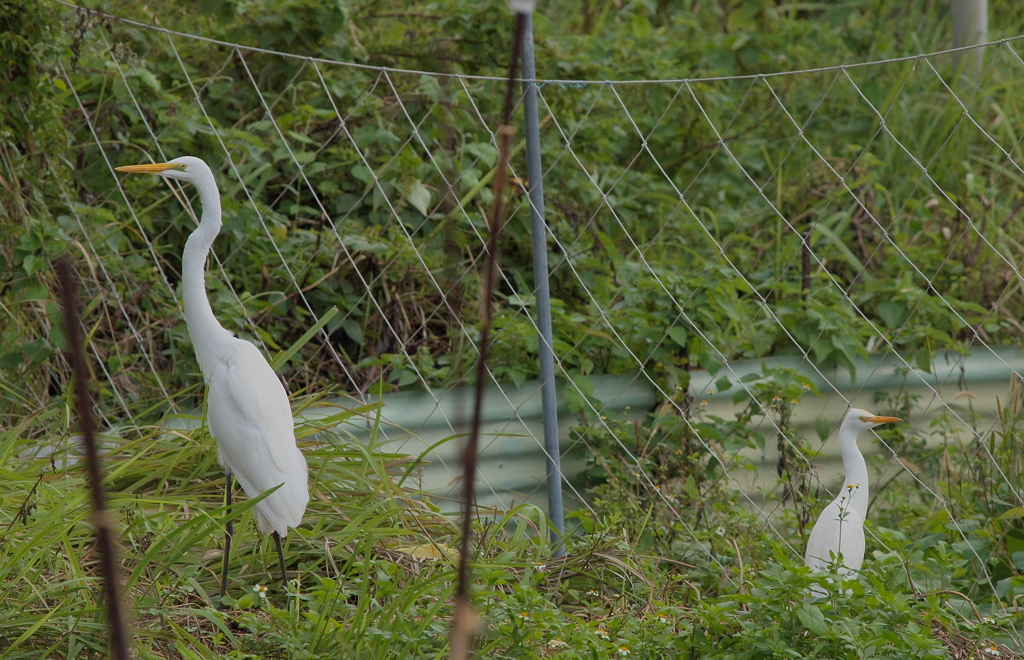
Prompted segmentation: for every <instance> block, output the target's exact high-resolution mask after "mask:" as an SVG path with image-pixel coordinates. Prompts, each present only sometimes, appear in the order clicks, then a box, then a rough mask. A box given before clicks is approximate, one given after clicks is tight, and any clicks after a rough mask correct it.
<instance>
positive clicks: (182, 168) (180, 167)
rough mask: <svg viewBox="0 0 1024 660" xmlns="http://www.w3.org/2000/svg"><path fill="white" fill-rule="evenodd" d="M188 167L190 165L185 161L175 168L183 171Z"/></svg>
mask: <svg viewBox="0 0 1024 660" xmlns="http://www.w3.org/2000/svg"><path fill="white" fill-rule="evenodd" d="M187 168H188V165H186V164H185V163H178V164H177V165H175V166H174V169H176V170H181V171H182V172H184V171H185V170H186V169H187Z"/></svg>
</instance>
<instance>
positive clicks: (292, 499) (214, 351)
mask: <svg viewBox="0 0 1024 660" xmlns="http://www.w3.org/2000/svg"><path fill="white" fill-rule="evenodd" d="M117 170H118V171H119V172H137V173H145V174H156V175H158V176H162V177H164V178H167V179H177V180H178V181H187V182H189V183H192V184H193V185H195V187H196V189H197V190H198V191H199V199H200V201H201V202H202V204H203V217H202V220H201V221H200V223H199V227H197V228H196V230H195V231H193V232H192V234H191V235H190V236H189V237H188V240H187V241H186V242H185V250H184V252H183V253H182V255H181V284H182V289H183V292H184V299H185V325H186V326H187V327H188V334H189V337H190V338H191V339H192V347H193V348H194V349H195V352H196V361H197V362H199V369H200V371H202V372H203V380H205V381H206V385H207V388H208V391H207V395H206V401H207V406H206V409H207V421H208V423H209V426H210V433H211V434H212V435H213V437H214V438H216V439H217V450H218V451H217V453H218V458H219V459H220V464H221V465H222V466H223V467H224V471H225V473H226V474H227V504H228V506H229V507H230V506H231V478H232V477H235V478H237V479H238V482H239V483H240V484H241V485H242V490H244V491H245V492H246V494H247V495H248V496H249V497H256V496H258V495H260V494H262V493H265V492H266V491H268V490H270V489H272V488H274V487H279V488H277V490H275V491H274V492H272V493H270V494H269V495H267V496H266V497H265V498H263V500H261V501H259V502H257V503H256V507H255V509H254V511H255V513H256V519H257V521H258V522H259V526H260V531H261V532H263V533H264V534H266V533H268V532H270V533H272V534H273V537H274V544H275V545H276V546H277V555H278V558H279V559H280V561H281V579H282V581H283V582H284V584H285V587H286V588H287V585H288V573H287V571H286V570H285V563H284V549H283V548H282V547H281V537H283V536H287V535H288V528H289V527H295V526H297V525H299V524H300V523H301V522H302V515H303V513H304V512H305V511H306V504H307V503H308V502H309V488H308V486H307V484H306V482H307V480H308V478H309V473H308V470H307V468H306V459H305V458H304V457H303V456H302V452H301V451H299V448H298V447H297V446H296V444H295V429H294V427H293V423H294V422H293V418H292V410H291V406H290V405H289V404H288V393H287V392H285V389H284V386H283V385H281V381H280V380H278V378H277V375H276V374H275V373H274V370H273V369H272V368H271V367H270V364H268V363H267V360H266V358H264V357H263V354H262V353H260V351H259V349H258V348H256V347H255V346H253V345H252V344H250V343H249V342H247V341H245V340H243V339H238V338H237V337H235V336H234V335H232V334H231V333H230V332H229V331H228V330H226V329H225V328H224V327H223V326H221V324H220V323H218V322H217V317H215V316H214V315H213V310H212V309H211V308H210V300H209V299H208V298H207V296H206V276H205V273H204V268H205V266H206V257H207V256H208V255H209V253H210V247H211V246H212V245H213V239H215V238H217V234H218V233H220V228H221V213H220V193H219V192H218V191H217V181H216V179H214V177H213V172H212V171H211V170H210V168H209V167H208V166H207V165H206V163H204V162H203V161H202V160H200V159H198V158H193V157H192V156H182V157H181V158H175V159H174V160H172V161H170V162H167V163H155V164H147V165H128V166H126V167H118V168H117ZM233 533H234V525H233V524H232V523H231V520H230V519H229V520H228V522H227V529H226V534H225V538H224V568H223V573H222V576H221V597H222V598H223V597H224V596H225V595H227V589H228V561H229V559H230V556H231V537H232V535H233Z"/></svg>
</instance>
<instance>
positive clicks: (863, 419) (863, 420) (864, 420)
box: [860, 415, 871, 422]
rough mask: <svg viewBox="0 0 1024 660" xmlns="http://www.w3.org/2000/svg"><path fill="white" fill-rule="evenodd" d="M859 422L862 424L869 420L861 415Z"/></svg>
mask: <svg viewBox="0 0 1024 660" xmlns="http://www.w3.org/2000/svg"><path fill="white" fill-rule="evenodd" d="M860 421H862V422H870V421H871V420H870V419H868V418H867V417H865V416H863V415H861V417H860Z"/></svg>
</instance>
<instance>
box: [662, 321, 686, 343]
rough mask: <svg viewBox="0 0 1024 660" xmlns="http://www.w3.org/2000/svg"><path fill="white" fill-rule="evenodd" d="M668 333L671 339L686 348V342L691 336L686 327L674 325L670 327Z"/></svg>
mask: <svg viewBox="0 0 1024 660" xmlns="http://www.w3.org/2000/svg"><path fill="white" fill-rule="evenodd" d="M666 334H668V337H669V339H671V340H672V341H674V342H675V343H677V344H679V346H681V347H682V348H686V342H687V341H688V340H689V338H690V333H688V332H687V331H686V328H681V327H679V326H678V325H674V326H672V327H671V328H669V329H668V333H666Z"/></svg>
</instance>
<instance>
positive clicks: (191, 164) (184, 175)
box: [115, 156, 213, 183]
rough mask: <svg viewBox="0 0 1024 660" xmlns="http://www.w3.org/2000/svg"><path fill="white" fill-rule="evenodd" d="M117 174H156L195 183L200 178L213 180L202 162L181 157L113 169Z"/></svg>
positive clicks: (207, 167) (191, 157) (188, 157)
mask: <svg viewBox="0 0 1024 660" xmlns="http://www.w3.org/2000/svg"><path fill="white" fill-rule="evenodd" d="M115 169H116V170H117V171H118V172H129V173H135V174H156V175H157V176H162V177H164V178H166V179H177V180H179V181H187V182H189V183H195V182H196V181H197V180H199V179H200V178H209V179H211V180H212V179H213V172H212V171H210V168H209V166H208V165H207V164H206V163H204V162H203V161H202V160H200V159H198V158H195V157H193V156H182V157H181V158H175V159H174V160H172V161H168V162H166V163H147V164H145V165H124V166H122V167H117V168H115Z"/></svg>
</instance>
